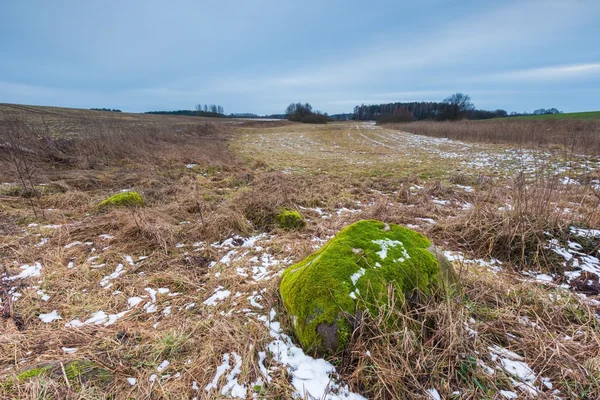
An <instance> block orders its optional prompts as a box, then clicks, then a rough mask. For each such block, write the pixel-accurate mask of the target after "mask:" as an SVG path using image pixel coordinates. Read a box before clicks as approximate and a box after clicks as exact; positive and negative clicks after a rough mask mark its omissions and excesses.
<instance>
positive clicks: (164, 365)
mask: <svg viewBox="0 0 600 400" xmlns="http://www.w3.org/2000/svg"><path fill="white" fill-rule="evenodd" d="M169 364H171V363H170V362H169V361H168V360H164V361H163V362H161V363H160V365H159V366H158V367H156V370H157V371H158V372H163V371H164V370H165V369H167V367H168V366H169Z"/></svg>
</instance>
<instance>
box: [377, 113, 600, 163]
mask: <svg viewBox="0 0 600 400" xmlns="http://www.w3.org/2000/svg"><path fill="white" fill-rule="evenodd" d="M387 126H388V127H390V128H394V129H399V130H401V131H406V132H411V133H416V134H419V135H426V136H434V137H439V138H450V139H457V140H464V141H475V142H487V143H509V144H516V145H519V146H526V147H547V148H558V149H561V150H562V151H565V152H578V153H582V154H592V155H596V154H600V122H599V121H597V120H579V119H556V120H531V121H523V120H514V121H512V120H485V121H467V120H463V121H455V122H431V121H419V122H411V123H404V124H389V125H387Z"/></svg>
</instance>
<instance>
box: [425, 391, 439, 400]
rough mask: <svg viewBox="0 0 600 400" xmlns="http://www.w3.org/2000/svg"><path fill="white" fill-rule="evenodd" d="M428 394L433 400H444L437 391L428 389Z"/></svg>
mask: <svg viewBox="0 0 600 400" xmlns="http://www.w3.org/2000/svg"><path fill="white" fill-rule="evenodd" d="M427 394H428V395H429V397H431V399H432V400H442V397H441V396H440V393H439V392H438V391H437V390H436V389H428V390H427Z"/></svg>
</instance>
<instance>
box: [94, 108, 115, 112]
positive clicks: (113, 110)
mask: <svg viewBox="0 0 600 400" xmlns="http://www.w3.org/2000/svg"><path fill="white" fill-rule="evenodd" d="M90 110H93V111H110V112H121V110H117V109H116V108H90Z"/></svg>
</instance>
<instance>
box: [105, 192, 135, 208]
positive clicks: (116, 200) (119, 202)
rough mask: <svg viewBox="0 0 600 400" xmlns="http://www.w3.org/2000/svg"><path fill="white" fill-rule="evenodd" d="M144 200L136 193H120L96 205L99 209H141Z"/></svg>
mask: <svg viewBox="0 0 600 400" xmlns="http://www.w3.org/2000/svg"><path fill="white" fill-rule="evenodd" d="M143 205H144V199H143V198H142V196H141V195H140V194H139V193H138V192H122V193H117V194H115V195H113V196H110V197H109V198H108V199H106V200H104V201H102V202H100V204H98V208H99V209H104V208H108V207H142V206H143Z"/></svg>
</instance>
